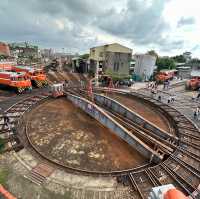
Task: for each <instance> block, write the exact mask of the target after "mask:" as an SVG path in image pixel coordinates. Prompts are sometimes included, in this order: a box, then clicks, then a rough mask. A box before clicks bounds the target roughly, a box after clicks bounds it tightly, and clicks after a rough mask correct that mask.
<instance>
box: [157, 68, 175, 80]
mask: <svg viewBox="0 0 200 199" xmlns="http://www.w3.org/2000/svg"><path fill="white" fill-rule="evenodd" d="M175 73H176V70H161V71H160V72H159V73H158V74H157V75H156V77H155V79H156V81H157V82H159V83H163V82H165V81H167V80H172V79H173V77H174V76H175Z"/></svg>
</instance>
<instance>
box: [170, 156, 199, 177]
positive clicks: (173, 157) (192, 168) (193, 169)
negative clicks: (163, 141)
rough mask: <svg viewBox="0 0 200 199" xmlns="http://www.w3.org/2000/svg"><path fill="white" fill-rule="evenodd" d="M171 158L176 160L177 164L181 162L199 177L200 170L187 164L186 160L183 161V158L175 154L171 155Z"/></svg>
mask: <svg viewBox="0 0 200 199" xmlns="http://www.w3.org/2000/svg"><path fill="white" fill-rule="evenodd" d="M171 158H172V159H173V160H175V161H177V162H178V163H179V164H181V165H182V166H183V167H185V168H186V169H188V170H189V171H190V172H192V173H194V175H196V176H197V177H199V179H200V170H198V169H196V168H195V167H193V166H192V165H190V164H188V163H187V162H185V161H184V160H182V159H180V158H177V157H176V156H175V155H173V154H172V155H171Z"/></svg>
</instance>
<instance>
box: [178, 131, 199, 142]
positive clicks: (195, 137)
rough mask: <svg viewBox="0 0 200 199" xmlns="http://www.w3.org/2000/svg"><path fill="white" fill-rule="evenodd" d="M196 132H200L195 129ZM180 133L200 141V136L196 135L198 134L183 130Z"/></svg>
mask: <svg viewBox="0 0 200 199" xmlns="http://www.w3.org/2000/svg"><path fill="white" fill-rule="evenodd" d="M197 133H199V134H200V132H199V131H198V130H197ZM180 134H181V135H184V136H188V137H190V138H193V139H196V140H198V141H200V137H198V136H196V135H192V134H188V133H185V132H181V133H180Z"/></svg>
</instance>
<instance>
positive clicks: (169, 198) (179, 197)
mask: <svg viewBox="0 0 200 199" xmlns="http://www.w3.org/2000/svg"><path fill="white" fill-rule="evenodd" d="M164 199H188V197H186V196H185V195H184V194H183V193H182V192H180V191H179V190H177V189H169V190H168V191H167V192H166V193H165V195H164Z"/></svg>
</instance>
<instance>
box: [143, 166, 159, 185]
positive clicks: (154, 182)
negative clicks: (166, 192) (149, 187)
mask: <svg viewBox="0 0 200 199" xmlns="http://www.w3.org/2000/svg"><path fill="white" fill-rule="evenodd" d="M145 173H146V175H147V176H148V178H149V179H150V181H151V182H152V184H153V185H154V187H156V186H158V183H157V181H156V180H155V179H154V177H153V176H152V174H151V172H150V171H149V170H148V169H146V170H145Z"/></svg>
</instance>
